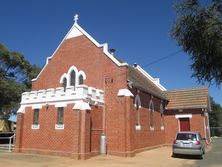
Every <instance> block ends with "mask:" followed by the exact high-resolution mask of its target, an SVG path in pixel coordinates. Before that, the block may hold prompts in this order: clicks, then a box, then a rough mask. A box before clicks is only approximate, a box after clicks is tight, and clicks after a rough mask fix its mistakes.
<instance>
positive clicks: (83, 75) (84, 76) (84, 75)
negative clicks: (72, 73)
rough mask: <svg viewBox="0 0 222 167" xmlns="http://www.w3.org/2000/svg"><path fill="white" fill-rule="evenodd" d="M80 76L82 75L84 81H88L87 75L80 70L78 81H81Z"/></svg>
mask: <svg viewBox="0 0 222 167" xmlns="http://www.w3.org/2000/svg"><path fill="white" fill-rule="evenodd" d="M80 75H82V77H83V80H85V79H86V74H85V73H84V72H83V71H82V70H80V71H79V72H78V79H79V76H80Z"/></svg>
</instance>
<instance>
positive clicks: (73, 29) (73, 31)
mask: <svg viewBox="0 0 222 167" xmlns="http://www.w3.org/2000/svg"><path fill="white" fill-rule="evenodd" d="M77 32H78V33H77ZM80 34H83V35H85V36H86V37H87V38H88V39H89V40H90V41H92V42H93V43H94V44H95V45H96V46H97V47H103V52H104V54H105V55H106V56H107V57H108V58H110V59H111V60H112V61H113V62H114V63H115V64H116V65H118V66H120V67H121V66H127V65H128V64H127V63H120V62H119V61H118V60H117V59H116V58H115V57H114V56H113V55H111V54H110V53H109V51H108V44H107V43H105V44H99V43H98V42H97V41H96V40H95V39H94V38H93V37H92V36H90V35H89V34H88V33H87V32H86V31H85V30H83V29H82V27H80V26H79V25H78V24H77V22H75V23H74V24H73V26H72V27H71V29H70V30H69V32H68V33H67V34H66V36H65V37H64V38H63V40H62V42H61V43H60V44H59V46H58V47H57V48H56V50H55V51H54V52H53V54H52V56H50V57H47V59H46V64H45V65H44V67H43V68H42V70H41V71H40V73H39V75H38V76H37V77H36V78H34V79H32V81H36V80H37V79H38V78H39V76H40V75H41V73H42V71H44V69H45V68H46V66H47V64H48V63H49V60H51V59H52V58H53V56H54V55H55V53H56V52H57V51H58V49H59V48H60V46H61V45H62V43H63V42H64V40H66V39H69V38H71V37H74V36H75V35H78V36H79V35H80Z"/></svg>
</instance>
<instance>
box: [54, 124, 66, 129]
mask: <svg viewBox="0 0 222 167" xmlns="http://www.w3.org/2000/svg"><path fill="white" fill-rule="evenodd" d="M64 128H65V126H64V124H55V129H56V130H63V129H64Z"/></svg>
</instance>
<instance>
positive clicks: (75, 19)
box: [74, 14, 79, 23]
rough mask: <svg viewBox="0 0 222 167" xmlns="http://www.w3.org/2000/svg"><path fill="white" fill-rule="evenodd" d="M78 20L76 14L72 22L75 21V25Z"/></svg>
mask: <svg viewBox="0 0 222 167" xmlns="http://www.w3.org/2000/svg"><path fill="white" fill-rule="evenodd" d="M78 19H79V15H78V14H75V16H74V21H75V23H77V21H78Z"/></svg>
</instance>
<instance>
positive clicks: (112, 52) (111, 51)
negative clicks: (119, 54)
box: [109, 48, 116, 56]
mask: <svg viewBox="0 0 222 167" xmlns="http://www.w3.org/2000/svg"><path fill="white" fill-rule="evenodd" d="M115 51H116V49H113V48H112V49H110V50H109V52H110V53H111V55H113V56H114V54H115Z"/></svg>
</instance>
